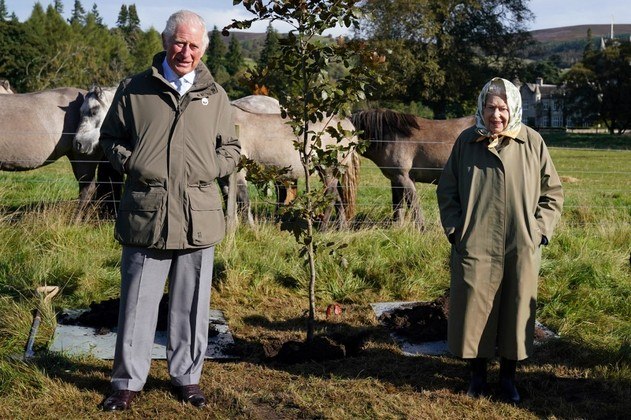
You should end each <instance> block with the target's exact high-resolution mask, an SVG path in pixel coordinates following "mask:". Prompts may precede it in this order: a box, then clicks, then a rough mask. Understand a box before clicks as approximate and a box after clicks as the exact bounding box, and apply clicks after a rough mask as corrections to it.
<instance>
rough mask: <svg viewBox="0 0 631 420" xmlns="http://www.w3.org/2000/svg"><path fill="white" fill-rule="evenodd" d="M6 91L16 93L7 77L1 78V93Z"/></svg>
mask: <svg viewBox="0 0 631 420" xmlns="http://www.w3.org/2000/svg"><path fill="white" fill-rule="evenodd" d="M6 93H14V92H13V90H11V84H10V83H9V81H8V80H6V79H1V80H0V94H6Z"/></svg>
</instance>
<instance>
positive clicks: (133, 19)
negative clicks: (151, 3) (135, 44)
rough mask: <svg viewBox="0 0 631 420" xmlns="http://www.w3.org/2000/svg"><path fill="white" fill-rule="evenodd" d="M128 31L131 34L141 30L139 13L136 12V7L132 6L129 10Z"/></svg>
mask: <svg viewBox="0 0 631 420" xmlns="http://www.w3.org/2000/svg"><path fill="white" fill-rule="evenodd" d="M127 11H128V15H127V25H126V26H127V31H128V32H129V33H130V34H131V33H134V32H136V31H138V30H140V19H139V18H138V12H137V11H136V5H135V4H130V5H129V7H128V8H127Z"/></svg>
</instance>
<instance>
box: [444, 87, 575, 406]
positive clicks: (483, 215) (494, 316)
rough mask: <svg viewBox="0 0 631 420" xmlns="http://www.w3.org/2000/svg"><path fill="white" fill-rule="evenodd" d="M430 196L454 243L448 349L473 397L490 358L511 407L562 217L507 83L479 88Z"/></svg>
mask: <svg viewBox="0 0 631 420" xmlns="http://www.w3.org/2000/svg"><path fill="white" fill-rule="evenodd" d="M437 195H438V204H439V207H440V217H441V222H442V225H443V228H444V230H445V234H446V235H447V238H448V240H449V242H451V244H452V247H451V291H450V305H449V306H450V313H449V328H448V331H449V332H448V342H449V349H450V351H451V352H452V353H454V354H455V355H457V356H458V357H461V358H464V359H467V360H468V361H469V363H470V367H471V381H470V384H469V389H468V391H467V394H468V395H470V396H472V397H480V396H486V395H488V385H487V379H486V370H487V361H488V359H490V358H492V357H494V356H495V355H496V352H497V354H499V356H500V378H499V390H500V394H501V397H502V398H503V399H504V400H506V401H508V402H512V403H518V402H519V401H520V399H521V398H520V395H519V392H518V391H517V388H516V387H515V370H516V365H517V361H519V360H523V359H526V358H528V357H529V356H530V355H531V354H532V348H533V340H534V328H535V308H536V298H537V277H538V272H539V268H540V264H541V246H542V245H547V244H548V241H549V240H550V238H551V237H552V232H553V229H554V227H555V225H556V223H557V221H558V220H559V217H560V215H561V209H562V206H563V190H562V187H561V182H560V180H559V176H558V175H557V172H556V170H555V168H554V165H553V163H552V160H551V159H550V155H549V153H548V149H547V148H546V145H545V143H544V142H543V139H542V138H541V136H540V135H539V134H538V133H537V132H536V131H534V130H533V129H532V128H530V127H528V126H526V125H524V124H522V122H521V96H520V94H519V91H518V89H517V88H516V87H515V86H514V85H513V84H512V83H511V82H509V81H508V80H505V79H501V78H494V79H492V80H491V81H489V82H488V83H487V84H486V85H485V86H484V88H483V89H482V91H481V92H480V96H479V98H478V109H477V114H476V125H475V126H474V127H470V128H468V129H466V130H465V131H463V132H462V133H461V134H460V136H459V137H458V139H457V141H456V143H455V144H454V147H453V150H452V152H451V156H450V157H449V160H448V161H447V164H446V166H445V168H444V170H443V173H442V175H441V178H440V181H439V184H438V189H437Z"/></svg>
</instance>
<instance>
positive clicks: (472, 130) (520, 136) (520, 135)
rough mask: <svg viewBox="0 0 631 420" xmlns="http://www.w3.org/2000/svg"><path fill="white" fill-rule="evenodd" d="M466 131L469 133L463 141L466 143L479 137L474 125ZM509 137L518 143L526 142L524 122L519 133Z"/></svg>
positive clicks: (526, 134)
mask: <svg viewBox="0 0 631 420" xmlns="http://www.w3.org/2000/svg"><path fill="white" fill-rule="evenodd" d="M467 131H469V134H470V135H469V136H468V137H467V139H466V140H465V141H467V142H468V143H475V142H476V141H477V140H478V138H479V137H480V134H478V132H477V129H476V126H475V125H474V126H472V127H469V128H467ZM511 139H513V140H515V141H516V142H518V143H526V141H527V140H528V131H527V130H526V124H522V125H521V129H520V130H519V133H517V135H516V136H515V137H514V138H513V137H511Z"/></svg>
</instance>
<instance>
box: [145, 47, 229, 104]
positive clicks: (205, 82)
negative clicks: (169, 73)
mask: <svg viewBox="0 0 631 420" xmlns="http://www.w3.org/2000/svg"><path fill="white" fill-rule="evenodd" d="M165 58H166V51H162V52H159V53H158V54H156V55H154V56H153V62H152V64H151V73H152V75H153V77H155V78H157V79H159V80H161V81H162V82H163V83H165V84H167V85H168V86H169V88H172V87H171V84H170V83H169V81H168V80H167V78H166V77H165V75H164V70H163V69H162V62H163V61H164V59H165ZM194 71H195V81H194V82H193V86H191V88H190V89H189V92H191V93H192V92H195V93H198V94H201V95H205V96H208V95H212V94H214V93H217V87H216V86H215V79H214V78H213V76H212V75H211V74H210V70H208V67H206V65H205V64H204V63H203V62H202V61H201V60H200V62H199V64H197V67H196V68H195V70H194Z"/></svg>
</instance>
